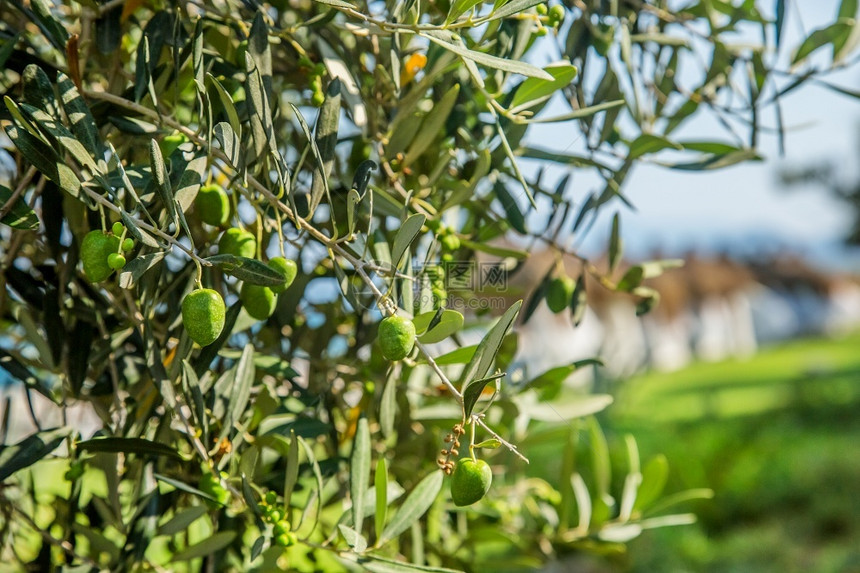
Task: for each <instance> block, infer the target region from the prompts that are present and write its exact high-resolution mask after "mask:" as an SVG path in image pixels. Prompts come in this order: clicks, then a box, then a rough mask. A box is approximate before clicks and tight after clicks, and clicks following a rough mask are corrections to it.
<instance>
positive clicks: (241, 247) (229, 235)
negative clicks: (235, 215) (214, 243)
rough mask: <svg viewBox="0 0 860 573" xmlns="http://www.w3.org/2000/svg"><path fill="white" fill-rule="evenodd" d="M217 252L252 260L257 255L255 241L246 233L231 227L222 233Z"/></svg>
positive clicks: (252, 236)
mask: <svg viewBox="0 0 860 573" xmlns="http://www.w3.org/2000/svg"><path fill="white" fill-rule="evenodd" d="M218 252H219V253H220V254H222V255H225V254H226V255H236V256H237V257H246V258H249V259H253V258H254V255H256V254H257V239H255V238H254V235H252V234H251V233H249V232H248V231H243V230H242V229H237V228H236V227H232V228H230V229H227V230H226V231H224V234H223V235H221V239H220V240H219V241H218Z"/></svg>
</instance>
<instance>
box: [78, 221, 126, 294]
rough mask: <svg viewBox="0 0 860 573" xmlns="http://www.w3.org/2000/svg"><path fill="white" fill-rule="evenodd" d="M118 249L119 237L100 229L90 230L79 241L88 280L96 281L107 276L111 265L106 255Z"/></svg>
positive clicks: (111, 270) (111, 269)
mask: <svg viewBox="0 0 860 573" xmlns="http://www.w3.org/2000/svg"><path fill="white" fill-rule="evenodd" d="M118 250H119V238H117V237H115V236H114V235H109V234H107V233H104V232H102V231H90V232H89V233H87V235H86V236H85V237H84V240H83V241H81V262H82V263H83V264H84V274H86V276H87V279H89V281H90V282H93V283H98V282H101V281H103V280H105V279H106V278H108V277H109V276H110V275H111V273H112V272H113V270H114V269H113V267H111V266H110V264H109V263H108V257H110V255H111V254H115V253H116V252H117V251H118Z"/></svg>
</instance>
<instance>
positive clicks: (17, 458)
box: [0, 428, 72, 482]
mask: <svg viewBox="0 0 860 573" xmlns="http://www.w3.org/2000/svg"><path fill="white" fill-rule="evenodd" d="M71 433H72V429H71V428H52V429H50V430H43V431H41V432H36V433H35V434H32V435H30V436H27V437H26V438H24V439H23V440H21V441H20V442H18V443H17V444H14V445H11V446H4V447H3V448H2V449H0V482H3V481H5V480H6V478H8V477H9V476H11V475H12V474H14V473H15V472H17V471H18V470H21V469H24V468H26V467H30V466H31V465H33V464H35V463H36V462H38V461H39V460H41V459H42V458H44V457H45V456H47V455H48V454H50V453H51V452H53V451H54V450H56V449H57V447H58V446H59V445H60V444H61V443H62V442H63V440H65V439H66V438H67V437H68V436H69V434H71Z"/></svg>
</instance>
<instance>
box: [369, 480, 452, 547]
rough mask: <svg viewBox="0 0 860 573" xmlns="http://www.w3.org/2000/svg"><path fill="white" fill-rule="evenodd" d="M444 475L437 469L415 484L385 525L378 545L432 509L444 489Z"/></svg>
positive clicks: (399, 532) (395, 535)
mask: <svg viewBox="0 0 860 573" xmlns="http://www.w3.org/2000/svg"><path fill="white" fill-rule="evenodd" d="M443 477H444V474H443V473H442V470H436V471H434V472H433V473H431V474H430V475H428V476H426V477H425V478H424V479H422V480H421V481H420V482H419V483H418V485H416V486H415V489H413V490H412V491H411V492H410V493H409V495H408V496H407V497H406V500H405V501H404V502H403V505H401V506H400V507H399V508H398V509H397V512H396V513H395V514H394V516H393V517H392V518H391V521H390V522H389V523H388V525H387V526H385V529H384V530H383V532H382V535H381V536H380V538H379V541H378V542H377V545H380V546H381V545H384V544H385V543H386V542H388V541H390V540H392V539H394V538H395V537H397V536H399V535H400V534H401V533H403V532H404V531H406V530H407V529H409V528H410V527H412V524H413V523H415V522H416V521H418V520H419V519H420V518H421V516H422V515H424V514H425V513H426V512H427V510H428V509H430V506H431V505H433V501H434V500H435V499H436V496H437V495H439V491H440V490H441V489H442V481H443Z"/></svg>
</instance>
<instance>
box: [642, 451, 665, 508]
mask: <svg viewBox="0 0 860 573" xmlns="http://www.w3.org/2000/svg"><path fill="white" fill-rule="evenodd" d="M668 479H669V461H668V460H667V459H666V456H665V455H663V454H657V455H656V456H654V457H653V458H651V460H650V461H649V462H648V463H647V464H645V467H644V468H643V469H642V484H641V485H640V486H639V495H638V496H637V497H636V503H635V504H634V505H633V508H634V509H637V510H639V511H642V510H644V509H647V508H648V506H649V505H651V503H653V502H654V501H655V500H656V499H657V498H658V497H660V494H662V493H663V488H665V487H666V481H667V480H668Z"/></svg>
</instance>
